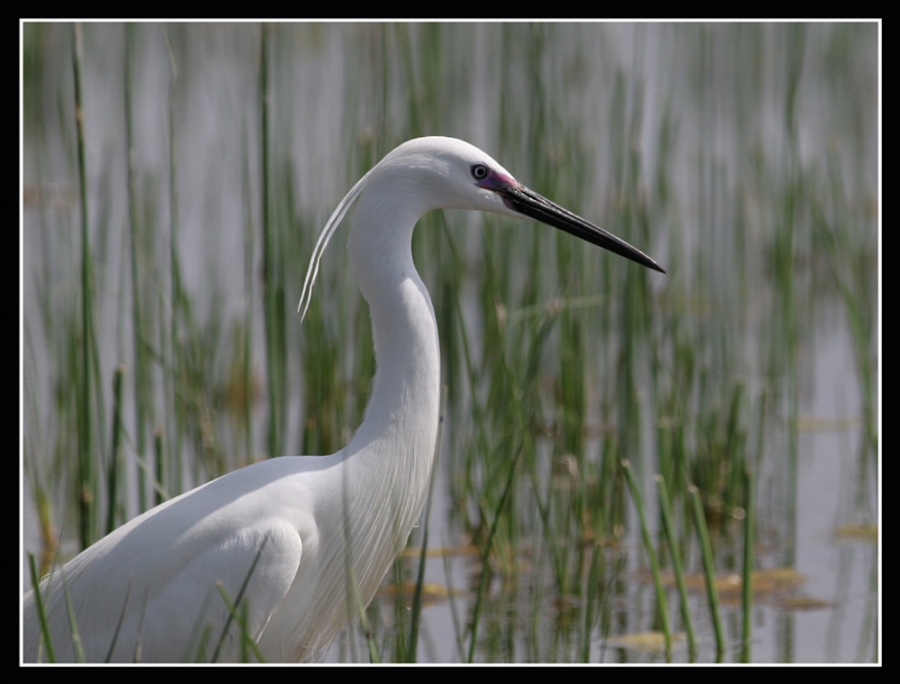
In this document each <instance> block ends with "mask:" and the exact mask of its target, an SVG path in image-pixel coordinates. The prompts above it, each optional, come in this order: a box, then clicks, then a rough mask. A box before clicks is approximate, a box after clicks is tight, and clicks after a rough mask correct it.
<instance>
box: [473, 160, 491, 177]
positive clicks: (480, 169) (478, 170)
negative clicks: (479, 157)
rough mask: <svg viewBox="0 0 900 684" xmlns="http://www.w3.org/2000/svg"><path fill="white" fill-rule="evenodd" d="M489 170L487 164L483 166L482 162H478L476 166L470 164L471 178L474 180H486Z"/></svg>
mask: <svg viewBox="0 0 900 684" xmlns="http://www.w3.org/2000/svg"><path fill="white" fill-rule="evenodd" d="M490 171H491V170H490V169H489V168H488V166H487V164H483V163H482V162H478V163H477V164H472V178H474V179H475V180H483V179H485V178H487V176H488V174H489V173H490Z"/></svg>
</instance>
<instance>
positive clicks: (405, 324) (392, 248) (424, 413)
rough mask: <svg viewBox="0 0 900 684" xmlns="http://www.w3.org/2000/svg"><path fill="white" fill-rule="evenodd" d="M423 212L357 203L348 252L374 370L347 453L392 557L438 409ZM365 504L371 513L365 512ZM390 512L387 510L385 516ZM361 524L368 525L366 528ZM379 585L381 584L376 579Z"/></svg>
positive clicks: (422, 482) (424, 466)
mask: <svg viewBox="0 0 900 684" xmlns="http://www.w3.org/2000/svg"><path fill="white" fill-rule="evenodd" d="M421 213H423V212H422V211H421V210H418V211H417V210H416V209H415V208H413V209H409V208H407V209H406V210H402V209H401V210H397V211H393V210H392V209H391V208H390V207H387V208H385V211H383V212H379V211H375V210H373V209H372V208H371V207H368V206H367V198H366V197H365V196H363V197H361V198H360V205H359V206H358V207H357V212H356V215H357V216H366V217H367V220H366V222H365V223H356V222H354V224H353V228H352V230H351V235H350V242H349V249H350V257H351V261H352V263H353V268H354V274H355V276H356V279H357V282H358V284H359V287H360V290H361V291H362V293H363V296H364V297H365V299H366V301H367V302H368V304H369V309H370V313H371V317H372V332H373V338H374V341H375V358H376V363H377V371H376V373H375V380H374V387H373V391H372V395H371V397H370V398H369V403H368V406H367V407H366V412H365V417H364V419H363V423H362V425H361V426H360V427H359V429H358V430H357V432H356V434H355V435H354V437H353V439H352V440H351V442H350V444H349V445H348V446H347V447H346V448H345V449H344V453H345V456H346V458H347V459H350V460H352V461H353V468H352V469H351V470H352V473H353V475H352V477H353V479H354V480H355V481H356V482H357V483H359V489H357V487H354V486H353V485H352V484H351V487H350V491H351V492H353V495H354V496H355V497H358V503H356V502H354V504H353V505H354V507H356V506H357V505H358V506H359V508H358V510H360V511H362V510H368V511H369V512H370V513H369V515H371V512H372V511H375V512H376V516H378V517H379V518H381V519H380V520H379V521H377V522H376V521H371V522H372V524H375V525H379V526H381V525H384V526H387V527H388V528H392V531H389V530H388V529H382V530H380V531H378V532H377V534H379V535H380V534H392V535H394V536H395V543H394V544H388V545H386V546H388V547H390V548H391V551H390V553H395V552H396V550H397V546H398V545H402V544H404V543H405V541H406V538H407V537H408V536H409V532H410V530H411V529H412V526H413V525H414V524H415V522H416V520H417V518H418V517H419V514H420V513H421V510H422V506H423V504H424V500H425V493H426V491H427V488H428V479H429V476H430V474H431V466H432V463H433V460H434V458H433V457H434V447H435V439H436V436H437V427H438V413H439V410H440V405H439V404H440V345H439V341H438V331H437V322H436V321H435V317H434V310H433V308H432V304H431V298H430V297H429V295H428V291H427V290H426V288H425V285H424V284H423V283H422V280H421V278H420V277H419V274H418V273H417V271H416V268H415V265H414V264H413V260H412V252H411V240H412V231H413V228H414V226H415V223H416V221H417V220H418V218H419V217H420V216H421ZM365 500H369V501H371V502H372V507H364V506H365V504H364V503H363V502H364V501H365ZM387 507H391V509H392V510H385V509H386V508H387ZM364 524H366V523H364ZM379 579H380V578H379Z"/></svg>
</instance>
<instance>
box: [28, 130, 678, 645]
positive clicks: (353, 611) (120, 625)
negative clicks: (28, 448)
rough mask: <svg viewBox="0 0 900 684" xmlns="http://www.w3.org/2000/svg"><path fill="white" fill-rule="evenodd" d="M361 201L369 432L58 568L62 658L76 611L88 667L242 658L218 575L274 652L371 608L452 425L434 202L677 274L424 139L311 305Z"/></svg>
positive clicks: (161, 511) (242, 477)
mask: <svg viewBox="0 0 900 684" xmlns="http://www.w3.org/2000/svg"><path fill="white" fill-rule="evenodd" d="M354 201H356V210H355V212H354V214H353V220H352V224H353V225H352V229H351V232H350V239H349V251H350V259H351V262H352V264H353V271H354V274H355V276H356V279H357V281H358V284H359V288H360V290H361V291H362V294H363V296H364V297H365V299H366V300H367V302H368V304H369V308H370V311H371V317H372V329H373V337H374V341H375V357H376V361H377V372H376V374H375V379H374V389H373V391H372V395H371V398H370V399H369V404H368V406H367V407H366V412H365V417H364V419H363V422H362V425H360V427H359V429H358V430H357V431H356V433H355V434H354V436H353V438H352V439H351V440H350V443H349V444H348V445H347V446H346V447H345V448H344V449H342V450H340V451H338V452H337V453H336V454H332V455H331V456H320V457H309V456H300V457H296V456H285V457H281V458H274V459H271V460H268V461H265V462H262V463H257V464H255V465H251V466H248V467H246V468H242V469H240V470H237V471H235V472H233V473H230V474H228V475H224V476H222V477H220V478H218V479H216V480H213V481H212V482H209V483H207V484H205V485H202V486H200V487H197V488H196V489H194V490H192V491H189V492H187V493H185V494H182V495H181V496H178V497H176V498H174V499H172V500H171V501H168V502H166V503H164V504H161V505H160V506H157V507H156V508H154V509H152V510H150V511H147V512H146V513H144V514H143V515H140V516H138V517H137V518H135V519H134V520H131V521H130V522H129V523H127V524H126V525H123V526H122V527H120V528H119V529H118V530H116V531H114V532H113V533H111V534H110V535H108V536H107V537H105V538H103V539H101V540H100V541H98V542H97V543H96V544H94V545H93V546H91V547H90V548H88V549H85V550H84V551H83V552H82V553H80V554H79V555H78V556H76V557H75V558H74V559H73V560H71V561H69V562H68V563H67V564H65V565H64V566H63V567H62V568H60V569H58V570H57V571H55V572H54V573H53V574H52V575H51V576H50V577H48V578H45V579H44V580H43V582H42V583H41V585H40V589H41V594H42V597H43V601H44V603H45V606H46V615H47V618H48V622H49V632H50V636H51V639H52V642H53V646H54V649H55V653H56V657H57V658H58V659H59V660H67V661H71V660H73V659H75V657H76V656H75V650H74V647H73V643H72V642H73V640H72V634H71V631H70V618H71V619H74V621H75V622H76V623H77V626H78V634H79V637H80V641H81V645H82V647H83V649H84V655H85V658H86V659H87V660H88V661H104V660H107V659H110V660H113V661H132V660H135V659H140V660H141V661H155V662H174V661H182V660H184V659H186V658H192V657H193V656H194V654H195V652H196V649H197V646H198V638H199V637H200V636H201V635H203V633H204V629H206V628H209V629H208V631H207V636H208V646H207V655H209V653H211V652H212V650H213V648H214V647H215V646H216V645H219V644H220V647H221V648H222V651H221V654H220V657H221V659H223V660H234V659H236V658H238V657H239V654H240V648H239V643H238V642H239V641H240V638H241V636H240V634H241V633H240V631H239V630H238V629H237V628H236V626H235V625H234V622H233V621H230V620H229V610H228V608H227V607H226V604H225V602H224V600H223V598H222V597H221V595H220V594H219V592H218V591H217V588H216V587H217V583H220V584H221V586H222V587H224V589H225V591H226V592H227V594H228V595H229V596H230V597H231V598H232V599H235V598H237V597H238V596H239V594H240V596H241V597H242V600H243V601H244V602H245V603H246V606H247V625H248V632H247V633H249V634H250V635H251V636H252V637H253V638H254V639H255V640H256V642H257V643H258V646H259V648H260V649H261V651H262V653H263V654H264V656H265V657H266V658H267V659H269V660H272V661H284V660H306V659H308V658H310V657H311V656H312V655H313V654H314V653H315V652H316V651H317V650H318V649H319V648H321V647H323V646H325V645H327V644H328V643H329V642H330V641H331V640H332V639H333V637H334V636H335V635H336V634H337V633H338V632H339V631H340V630H341V629H342V628H343V627H344V626H345V625H347V624H348V623H349V622H351V621H352V620H353V619H355V618H356V617H357V616H358V606H360V605H363V606H365V605H368V603H369V601H371V599H372V596H373V595H374V593H375V591H376V589H377V587H378V585H379V583H380V582H381V580H382V578H383V577H384V575H385V573H386V572H387V570H388V568H389V567H390V564H391V562H392V561H393V560H394V558H395V557H396V556H397V554H398V553H399V551H400V550H401V549H402V547H403V545H404V544H405V543H406V540H407V537H408V536H409V533H410V531H411V529H412V527H413V525H414V524H415V522H416V519H417V518H418V517H419V514H420V512H421V511H422V507H423V504H424V500H425V492H426V488H427V483H428V479H429V476H430V473H431V466H432V460H433V452H434V447H435V438H436V435H437V429H438V410H439V406H438V404H439V397H440V349H439V344H438V331H437V323H436V321H435V317H434V311H433V309H432V305H431V299H430V297H429V296H428V292H427V290H426V289H425V286H424V284H423V283H422V280H421V279H420V278H419V274H418V273H417V272H416V268H415V266H414V264H413V260H412V253H411V249H410V247H411V240H412V232H413V228H414V227H415V224H416V222H417V221H418V220H419V218H420V217H421V216H422V215H423V214H425V213H426V212H428V211H430V210H432V209H438V208H459V209H480V210H483V211H493V212H496V213H500V214H505V215H508V216H517V217H522V216H526V217H530V218H532V219H536V220H538V221H541V222H543V223H546V224H549V225H551V226H554V227H556V228H560V229H562V230H565V231H567V232H569V233H572V234H573V235H576V236H578V237H580V238H582V239H584V240H586V241H588V242H590V243H592V244H595V245H599V246H600V247H604V248H606V249H608V250H611V251H613V252H615V253H616V254H619V255H622V256H624V257H626V258H628V259H631V260H633V261H635V262H637V263H639V264H642V265H643V266H646V267H648V268H651V269H654V270H656V271H660V272H662V273H665V271H663V269H662V268H661V267H660V266H659V265H657V263H656V262H655V261H653V260H652V259H651V258H650V257H648V256H646V255H645V254H643V253H642V252H640V251H638V250H637V249H635V248H634V247H632V246H630V245H629V244H627V243H626V242H624V241H622V240H620V239H619V238H617V237H615V236H613V235H611V234H610V233H608V232H607V231H605V230H603V229H602V228H599V227H597V226H595V225H593V224H592V223H589V222H588V221H585V220H584V219H582V218H580V217H578V216H576V215H575V214H573V213H571V212H569V211H567V210H565V209H563V208H561V207H559V206H557V205H556V204H554V203H552V202H550V201H549V200H547V199H545V198H544V197H542V196H540V195H538V194H537V193H535V192H532V191H531V190H528V189H527V188H526V187H524V186H523V185H522V184H521V183H519V182H518V181H516V180H515V179H514V178H513V177H512V175H510V173H509V172H508V171H506V169H504V168H503V167H502V166H500V165H499V164H498V163H497V162H496V161H494V160H493V159H492V158H491V157H489V156H488V155H487V154H485V153H484V152H482V151H481V150H479V149H478V148H476V147H473V146H472V145H470V144H468V143H465V142H463V141H461V140H456V139H452V138H443V137H429V138H419V139H416V140H410V141H408V142H406V143H404V144H402V145H400V146H399V147H397V148H396V149H395V150H394V151H393V152H391V153H390V154H388V155H387V156H386V157H385V158H384V159H382V160H381V162H379V163H378V164H377V165H376V166H375V167H374V168H372V169H371V170H370V171H369V172H368V173H367V174H366V175H365V176H363V178H362V179H361V180H360V181H359V182H357V183H356V185H355V186H354V187H353V189H352V190H350V192H349V193H348V194H347V196H346V197H345V198H344V199H343V200H342V201H341V203H340V204H339V205H338V207H337V209H336V210H335V212H334V213H333V214H332V216H331V218H330V219H329V220H328V223H327V224H326V225H325V228H324V230H323V232H322V235H321V237H320V238H319V242H318V243H317V245H316V248H315V250H314V252H313V256H312V259H311V262H310V266H309V270H308V272H307V276H306V281H305V283H304V290H303V295H302V296H301V307H302V308H303V312H304V313H305V311H306V307H307V306H308V305H309V299H310V296H311V291H312V286H313V283H314V281H315V277H316V273H317V271H318V266H319V260H320V259H321V256H322V252H323V251H324V249H325V247H326V246H327V244H328V242H329V240H330V239H331V236H332V235H333V234H334V231H335V229H336V228H337V226H338V224H339V223H340V221H341V219H342V218H343V216H344V214H345V213H346V212H347V210H348V209H349V207H350V205H351V204H352V203H353V202H354ZM251 567H252V568H253V569H252V572H251ZM248 577H249V580H248ZM245 581H246V586H245V587H244V588H243V591H242V590H241V588H242V585H244V583H245ZM66 594H67V595H68V598H67V597H66ZM69 602H70V605H71V609H70V608H68V607H67V604H69ZM223 633H225V637H224V638H223V639H222V638H220V637H221V635H222V634H223ZM41 641H42V637H41V632H40V627H39V620H38V615H37V611H36V606H35V597H34V592H33V590H32V591H29V592H28V593H27V594H26V596H25V599H24V658H25V660H26V661H34V660H36V659H37V658H38V655H39V644H40V643H41Z"/></svg>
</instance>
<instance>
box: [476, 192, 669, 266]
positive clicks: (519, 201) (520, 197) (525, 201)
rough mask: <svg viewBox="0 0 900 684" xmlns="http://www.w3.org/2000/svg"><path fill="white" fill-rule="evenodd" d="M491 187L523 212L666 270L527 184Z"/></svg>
mask: <svg viewBox="0 0 900 684" xmlns="http://www.w3.org/2000/svg"><path fill="white" fill-rule="evenodd" d="M491 189H492V190H494V192H496V193H497V194H498V195H500V196H501V197H502V198H503V201H504V202H505V203H506V206H508V207H509V208H510V209H513V210H515V211H517V212H519V213H520V214H524V215H525V216H528V217H529V218H533V219H535V220H536V221H540V222H541V223H546V224H547V225H548V226H553V227H554V228H559V229H560V230H564V231H566V232H567V233H571V234H572V235H574V236H575V237H579V238H581V239H582V240H586V241H587V242H590V243H591V244H592V245H597V246H598V247H603V249H608V250H609V251H610V252H614V253H615V254H618V255H619V256H623V257H625V258H626V259H631V260H632V261H634V262H637V263H639V264H640V265H641V266H646V267H647V268H652V269H653V270H654V271H659V272H660V273H665V272H666V270H665V269H664V268H663V267H662V266H660V265H659V264H657V263H656V262H655V261H653V259H651V258H650V257H648V256H647V255H646V254H644V253H643V252H642V251H641V250H639V249H637V248H636V247H632V246H631V245H629V244H628V243H627V242H625V241H624V240H621V239H620V238H617V237H616V236H615V235H613V234H612V233H610V232H609V231H607V230H603V228H601V227H600V226H595V225H594V224H593V223H591V222H590V221H586V220H585V219H583V218H581V217H580V216H578V215H577V214H573V213H572V212H571V211H569V210H568V209H563V208H562V207H561V206H559V205H558V204H556V203H555V202H551V201H550V200H548V199H547V198H546V197H543V196H542V195H539V194H537V193H536V192H534V191H533V190H529V189H528V188H526V187H525V186H524V185H519V186H518V187H514V186H511V185H507V186H506V187H502V186H500V187H497V186H495V187H493V188H491Z"/></svg>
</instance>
